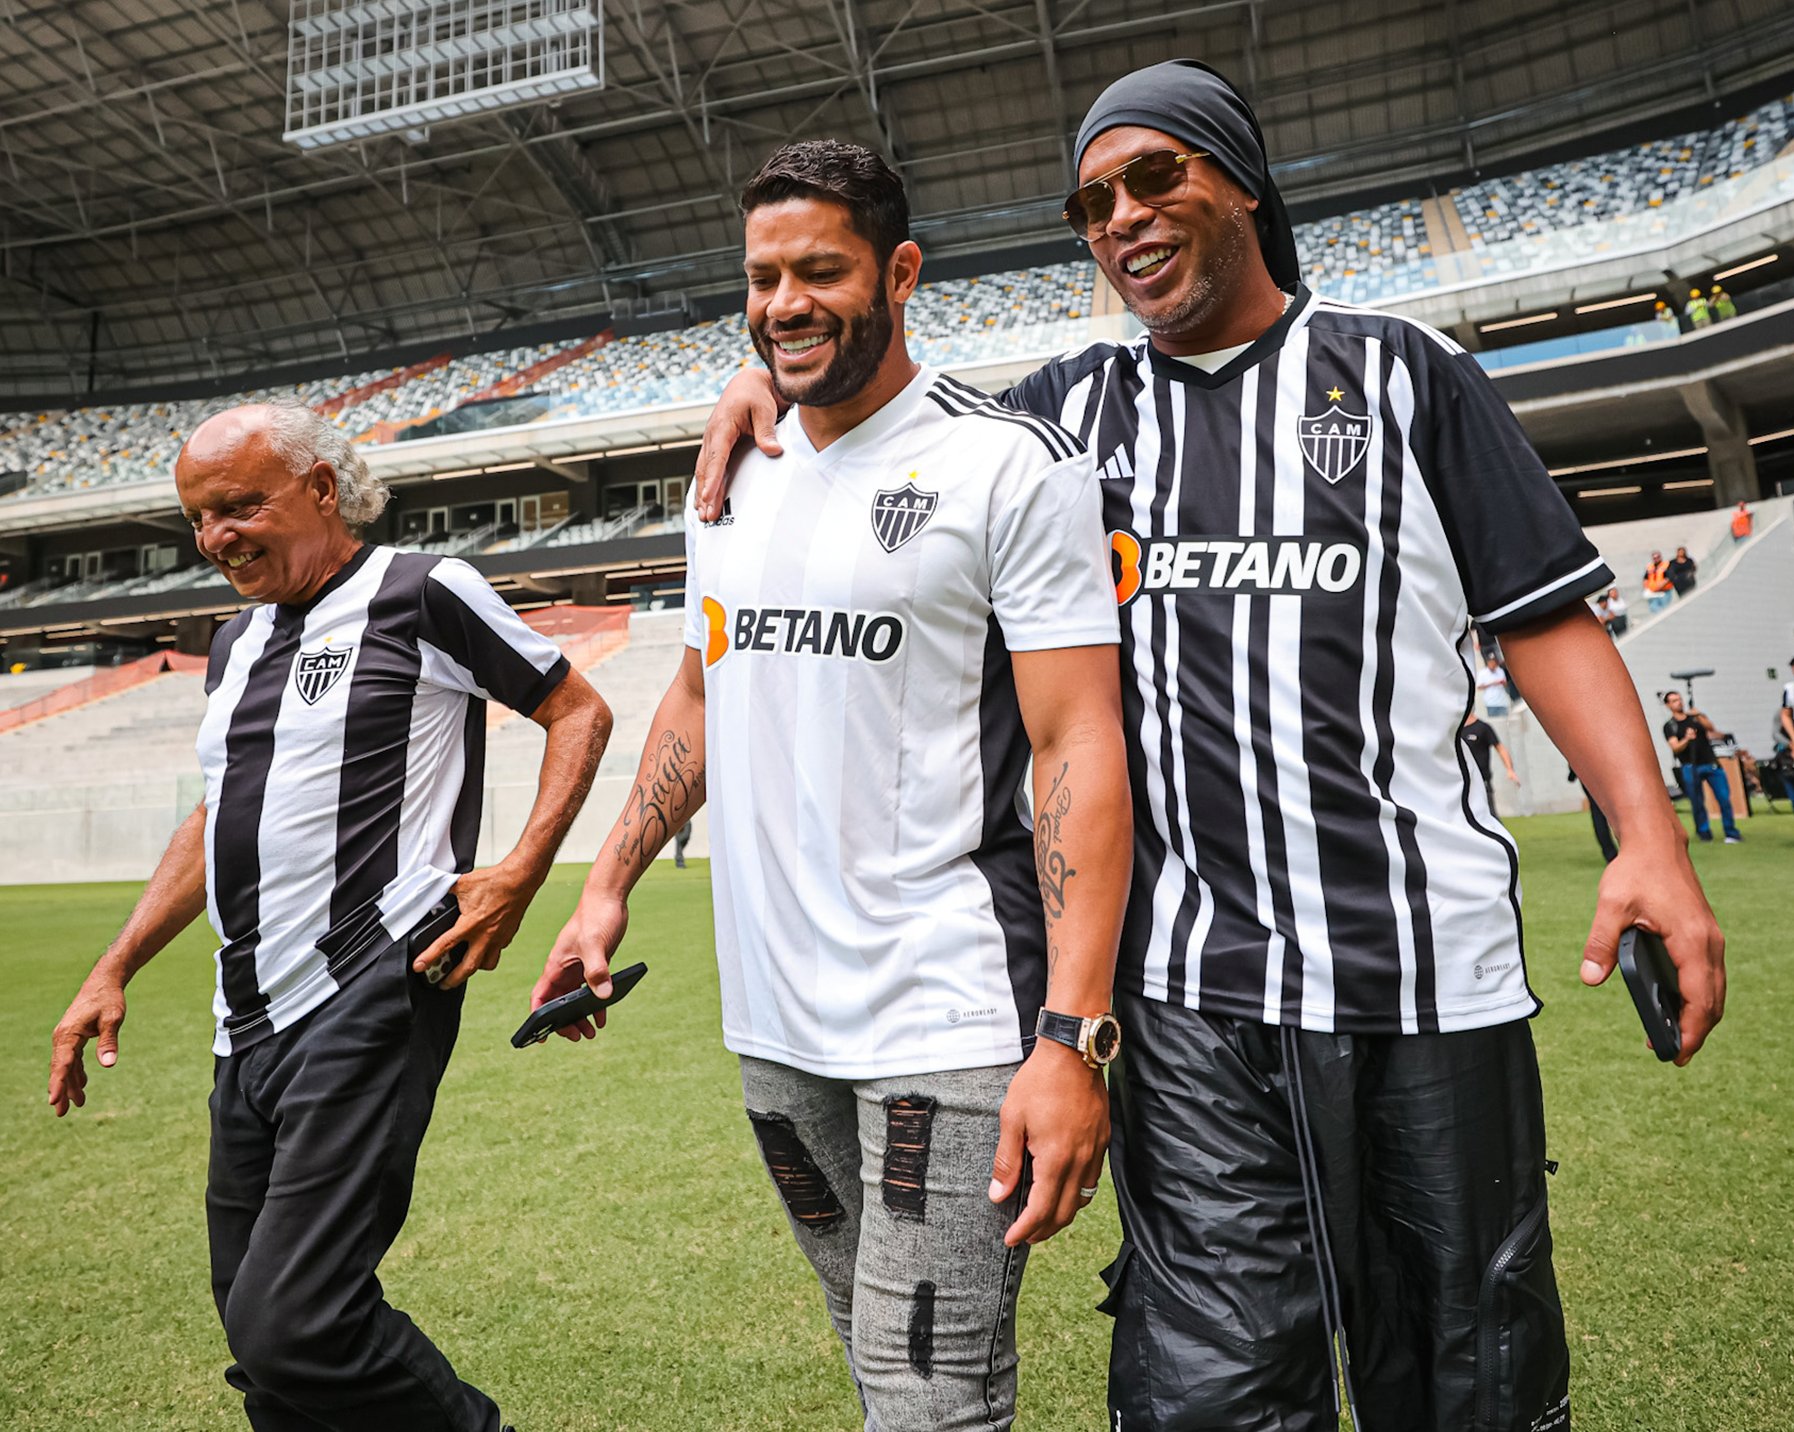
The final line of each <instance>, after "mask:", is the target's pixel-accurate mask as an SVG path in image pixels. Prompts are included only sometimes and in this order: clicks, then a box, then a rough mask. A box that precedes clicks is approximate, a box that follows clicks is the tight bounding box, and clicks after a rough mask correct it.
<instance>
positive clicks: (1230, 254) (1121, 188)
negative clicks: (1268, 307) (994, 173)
mask: <svg viewBox="0 0 1794 1432" xmlns="http://www.w3.org/2000/svg"><path fill="white" fill-rule="evenodd" d="M1190 147H1191V146H1190V145H1188V144H1185V143H1183V142H1182V141H1181V140H1177V139H1174V138H1172V137H1171V136H1170V135H1169V134H1166V133H1164V132H1163V131H1161V130H1157V129H1146V128H1143V127H1141V126H1138V125H1127V126H1124V127H1122V128H1120V129H1110V130H1106V131H1104V132H1103V133H1102V134H1099V135H1097V137H1096V138H1095V139H1093V140H1092V141H1091V142H1090V147H1089V148H1088V149H1086V150H1085V151H1084V158H1083V160H1082V162H1081V163H1080V164H1079V165H1078V182H1079V183H1080V184H1087V183H1089V182H1090V181H1091V180H1092V179H1095V178H1096V177H1098V176H1099V175H1102V174H1107V173H1108V172H1109V171H1110V170H1112V169H1116V168H1118V167H1119V166H1121V165H1123V164H1126V163H1127V162H1128V161H1129V160H1130V159H1134V158H1137V157H1138V156H1140V155H1142V154H1150V153H1152V152H1153V151H1154V150H1157V149H1170V150H1172V151H1173V152H1175V153H1178V154H1187V153H1188V152H1189V151H1190ZM1182 168H1183V172H1184V182H1183V187H1182V189H1181V190H1180V191H1179V192H1178V193H1177V194H1176V195H1175V196H1174V197H1172V198H1171V199H1170V200H1168V201H1167V202H1165V203H1163V204H1160V205H1157V206H1154V205H1151V204H1142V203H1141V202H1140V201H1139V200H1138V199H1136V198H1134V196H1133V195H1132V194H1130V193H1128V191H1127V187H1126V186H1125V185H1123V184H1122V183H1121V182H1120V181H1119V180H1117V181H1115V212H1114V213H1113V214H1112V215H1110V217H1109V221H1108V223H1107V224H1105V225H1104V226H1103V229H1102V232H1101V233H1100V234H1098V235H1097V237H1096V238H1094V239H1092V240H1091V241H1090V252H1091V254H1092V255H1093V256H1094V257H1095V259H1096V261H1097V263H1098V264H1099V265H1101V267H1102V271H1103V274H1104V276H1105V277H1107V279H1108V280H1109V282H1110V284H1111V285H1113V286H1114V289H1115V291H1116V292H1117V293H1118V294H1120V295H1121V298H1122V302H1124V303H1125V304H1127V306H1128V311H1129V312H1131V313H1132V314H1133V315H1134V317H1136V318H1138V319H1139V320H1140V322H1141V323H1142V324H1144V325H1145V327H1146V328H1147V329H1148V330H1149V331H1150V332H1152V333H1153V334H1155V335H1167V336H1177V335H1180V334H1183V333H1185V332H1189V331H1194V330H1202V329H1205V328H1212V327H1213V326H1214V325H1215V322H1216V318H1217V315H1218V314H1219V313H1220V311H1221V310H1222V309H1223V308H1224V307H1225V306H1226V305H1227V304H1228V303H1229V302H1230V301H1231V299H1232V296H1233V294H1234V293H1235V291H1236V290H1237V289H1238V288H1240V286H1241V285H1240V280H1241V279H1242V277H1243V276H1244V275H1246V274H1248V273H1250V271H1251V270H1252V268H1253V267H1256V268H1258V269H1260V270H1262V269H1263V267H1264V259H1263V257H1262V256H1261V254H1260V252H1259V246H1258V230H1257V228H1256V227H1255V225H1254V221H1253V217H1252V215H1253V211H1254V210H1256V209H1257V208H1258V201H1257V200H1256V199H1254V198H1252V197H1251V196H1250V195H1248V194H1247V193H1246V191H1245V190H1244V189H1242V188H1240V186H1239V185H1237V184H1235V183H1234V182H1233V180H1231V179H1229V178H1228V177H1227V175H1226V174H1225V173H1223V172H1222V170H1221V168H1220V166H1219V165H1217V164H1216V163H1215V162H1214V161H1213V160H1211V159H1192V160H1189V161H1187V162H1186V163H1185V164H1184V165H1183V166H1182Z"/></svg>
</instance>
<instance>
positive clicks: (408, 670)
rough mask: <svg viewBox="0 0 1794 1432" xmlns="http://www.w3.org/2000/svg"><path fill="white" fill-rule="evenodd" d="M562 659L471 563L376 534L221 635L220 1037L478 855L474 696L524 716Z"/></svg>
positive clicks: (206, 734) (315, 981) (214, 836)
mask: <svg viewBox="0 0 1794 1432" xmlns="http://www.w3.org/2000/svg"><path fill="white" fill-rule="evenodd" d="M566 674H567V662H566V658H565V657H563V656H562V655H561V654H560V650H559V648H557V647H556V646H555V645H554V643H553V642H551V641H549V640H548V639H547V638H546V637H543V636H540V635H538V634H537V633H536V632H534V631H532V630H531V629H530V628H529V627H528V626H526V625H524V623H523V622H522V620H521V619H520V618H519V617H518V616H517V614H516V613H515V612H513V611H512V610H511V609H510V607H508V606H507V605H506V604H505V602H504V600H503V599H502V598H501V597H500V596H499V595H498V594H497V593H496V592H494V591H493V590H492V588H491V587H490V586H488V585H487V584H486V581H485V579H484V578H483V577H481V576H480V574H479V573H478V572H476V571H474V569H473V568H472V567H470V566H468V565H467V564H466V563H465V562H457V561H454V560H449V559H444V558H440V557H434V556H429V555H426V554H422V553H410V552H395V551H393V550H392V549H390V548H386V547H362V548H361V549H360V550H359V551H357V552H356V554H355V556H354V557H352V558H351V559H350V560H349V562H348V563H347V564H346V565H345V566H344V567H343V568H342V570H341V571H339V572H337V573H336V575H335V576H333V577H332V578H331V579H330V580H329V581H328V582H326V583H325V584H324V587H323V589H322V590H321V591H319V592H318V594H317V595H316V596H315V597H313V598H312V600H311V601H309V602H307V603H305V604H303V605H299V606H277V605H264V606H254V607H250V608H248V609H247V610H245V611H243V612H241V613H239V614H238V615H237V616H236V617H235V618H234V619H232V620H231V622H230V623H229V624H228V625H226V626H225V627H224V629H223V630H222V631H220V632H219V633H218V635H217V637H216V638H215V639H214V641H213V643H212V653H211V660H210V663H209V665H208V667H207V671H206V714H205V718H204V720H203V721H201V723H200V728H199V742H198V749H199V759H200V765H201V767H202V768H203V769H204V772H205V784H206V907H207V911H208V913H209V915H210V916H211V921H212V927H213V929H214V930H216V931H217V933H218V938H219V940H220V941H221V945H220V947H219V950H218V952H217V957H216V958H217V966H218V988H217V994H216V997H215V999H214V1001H213V1010H214V1012H215V1014H216V1016H217V1035H216V1039H215V1040H214V1043H213V1049H214V1051H215V1052H217V1053H219V1054H230V1053H233V1052H236V1051H238V1050H242V1049H245V1048H247V1047H248V1046H249V1045H251V1044H254V1043H255V1042H256V1041H257V1040H258V1039H260V1038H262V1037H263V1036H264V1035H266V1034H268V1033H270V1032H272V1031H273V1030H276V1029H284V1028H286V1027H287V1026H288V1025H290V1024H292V1023H293V1022H294V1021H295V1020H297V1019H299V1018H300V1017H302V1016H303V1015H305V1014H307V1013H309V1012H310V1011H311V1010H313V1009H315V1008H317V1006H319V1005H320V1004H322V1003H323V1002H324V1001H325V1000H327V999H328V998H330V996H331V995H332V994H333V993H335V991H336V990H337V989H338V988H339V987H340V986H341V985H342V984H343V983H344V982H346V981H347V980H348V978H349V977H350V976H351V975H353V974H355V973H357V972H358V970H359V969H360V968H361V967H362V965H363V964H364V963H365V957H366V956H367V955H369V954H370V953H372V952H373V951H375V950H377V949H380V948H382V947H383V946H385V945H386V944H387V943H388V942H389V941H390V940H392V939H396V938H398V937H399V936H401V935H403V934H405V933H406V932H407V931H409V930H410V929H411V928H412V927H413V926H415V925H416V924H417V922H418V921H419V920H420V919H421V918H422V917H423V915H424V914H425V912H427V911H428V910H429V908H430V907H431V906H432V905H434V904H435V903H436V902H437V901H438V900H440V899H441V898H442V897H443V896H444V895H445V894H446V893H447V892H448V890H449V888H450V887H451V886H452V885H453V884H454V882H455V878H456V876H457V875H458V874H460V873H461V872H463V871H466V870H470V869H472V868H473V857H474V847H475V843H476V841H477V840H478V837H479V830H480V799H481V793H482V784H483V779H484V770H485V750H486V700H487V698H488V697H496V698H497V699H498V700H500V701H502V702H504V703H505V705H507V706H511V707H514V708H515V709H516V710H518V711H521V712H524V713H526V714H527V713H529V712H532V711H534V710H535V709H536V707H537V706H538V705H540V704H541V702H542V700H543V699H544V698H545V697H546V696H547V695H548V694H549V693H550V692H551V691H553V690H554V688H555V687H556V686H557V685H559V684H560V682H561V680H562V679H563V678H564V677H565V676H566Z"/></svg>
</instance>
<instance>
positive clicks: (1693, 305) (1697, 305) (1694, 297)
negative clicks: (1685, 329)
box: [1682, 288, 1713, 328]
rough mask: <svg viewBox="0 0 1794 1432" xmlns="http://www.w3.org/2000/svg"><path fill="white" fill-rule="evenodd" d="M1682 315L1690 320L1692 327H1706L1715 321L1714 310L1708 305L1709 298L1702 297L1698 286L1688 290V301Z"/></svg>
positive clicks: (1689, 324) (1689, 323)
mask: <svg viewBox="0 0 1794 1432" xmlns="http://www.w3.org/2000/svg"><path fill="white" fill-rule="evenodd" d="M1682 316H1683V317H1684V318H1686V319H1687V320H1688V326H1689V327H1690V328H1706V327H1709V326H1710V325H1711V324H1712V322H1713V311H1712V310H1711V309H1710V308H1708V307H1707V300H1706V299H1704V298H1702V297H1701V291H1700V290H1699V289H1698V288H1691V289H1689V290H1688V303H1687V305H1686V306H1685V307H1684V308H1683V309H1682Z"/></svg>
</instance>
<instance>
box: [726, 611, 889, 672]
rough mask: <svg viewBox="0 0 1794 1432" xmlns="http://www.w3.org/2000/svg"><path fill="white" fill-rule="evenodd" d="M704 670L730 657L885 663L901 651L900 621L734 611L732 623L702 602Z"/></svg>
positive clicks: (877, 615)
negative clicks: (776, 655) (750, 654)
mask: <svg viewBox="0 0 1794 1432" xmlns="http://www.w3.org/2000/svg"><path fill="white" fill-rule="evenodd" d="M703 606H704V623H705V626H706V627H707V628H708V635H707V637H706V639H705V642H704V665H705V666H715V665H716V664H717V662H719V661H721V660H722V659H723V658H724V657H725V656H727V655H728V654H729V653H730V652H731V651H764V652H782V653H785V654H788V655H793V656H796V655H801V654H805V653H808V654H810V655H812V656H836V657H843V658H846V659H848V660H853V661H870V662H885V661H889V660H890V659H891V658H892V657H893V656H895V655H896V654H897V652H898V649H899V648H900V647H902V645H903V636H904V629H903V618H902V617H899V616H894V615H892V614H891V613H890V612H853V611H844V610H842V609H841V608H839V607H739V608H737V609H736V612H735V615H734V617H733V619H731V618H730V615H729V613H728V611H727V609H726V608H725V607H724V606H723V604H722V603H721V602H719V601H718V600H717V599H716V598H715V597H705V598H704V603H703Z"/></svg>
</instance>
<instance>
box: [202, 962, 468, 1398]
mask: <svg viewBox="0 0 1794 1432" xmlns="http://www.w3.org/2000/svg"><path fill="white" fill-rule="evenodd" d="M462 995H463V991H462V990H454V991H452V992H447V993H445V992H443V991H442V990H439V989H436V988H434V987H433V986H431V985H429V984H428V983H426V982H425V981H424V980H423V979H422V978H421V977H419V976H416V975H413V974H412V973H411V971H410V966H409V964H408V962H407V960H406V955H405V949H404V946H403V945H402V944H400V945H395V946H393V947H392V948H391V949H388V950H386V951H383V952H382V953H381V954H379V955H378V956H376V957H375V958H374V959H373V960H372V961H370V963H369V964H368V965H367V966H365V967H364V968H363V969H362V970H361V971H360V973H359V974H357V975H356V976H355V977H354V978H353V979H352V980H351V981H350V982H349V983H348V984H347V985H346V986H345V987H344V988H343V989H341V990H339V991H338V992H337V993H336V994H335V995H333V996H332V997H331V998H330V1000H329V1001H328V1002H327V1003H325V1004H323V1005H321V1006H319V1008H317V1009H316V1010H314V1011H313V1012H312V1013H311V1014H309V1015H307V1016H306V1017H305V1018H303V1019H301V1020H300V1021H299V1022H298V1023H297V1024H295V1025H293V1026H291V1027H290V1028H288V1029H284V1030H281V1031H279V1032H278V1033H275V1034H272V1035H270V1036H268V1037H267V1038H265V1039H263V1040H262V1041H261V1042H260V1043H258V1044H254V1045H251V1046H250V1047H249V1048H248V1049H246V1050H243V1051H242V1052H241V1053H238V1054H234V1055H230V1056H228V1057H226V1058H221V1059H219V1060H218V1061H217V1069H216V1074H215V1078H214V1082H213V1089H212V1103H211V1108H212V1153H211V1167H210V1172H209V1177H208V1180H207V1185H206V1223H207V1229H208V1231H209V1234H210V1237H211V1247H212V1294H213V1296H214V1297H215V1298H216V1299H217V1303H218V1313H219V1316H220V1317H221V1318H222V1319H223V1320H224V1331H225V1336H226V1338H227V1340H228V1341H229V1343H230V1349H231V1354H232V1356H233V1357H235V1359H236V1361H235V1362H234V1363H233V1364H232V1365H231V1367H230V1368H229V1369H228V1370H227V1371H226V1373H225V1378H226V1379H227V1380H228V1381H229V1382H230V1384H231V1386H233V1387H235V1388H236V1389H238V1391H240V1392H241V1393H242V1394H243V1407H244V1411H245V1412H246V1413H247V1414H248V1417H249V1422H250V1425H251V1426H252V1427H254V1428H255V1429H257V1432H320V1429H329V1432H413V1429H416V1432H423V1430H424V1429H429V1432H438V1429H440V1432H498V1427H499V1418H498V1408H497V1407H496V1406H495V1405H494V1404H493V1403H492V1401H491V1400H490V1399H489V1398H487V1397H486V1396H485V1395H484V1394H483V1393H481V1392H480V1391H479V1390H478V1389H476V1388H473V1387H470V1386H468V1385H467V1384H466V1383H464V1382H462V1381H460V1380H459V1379H458V1378H457V1377H456V1376H455V1372H454V1369H453V1368H452V1367H450V1366H449V1362H448V1359H447V1358H445V1357H444V1356H443V1355H442V1353H441V1352H440V1351H438V1350H437V1348H436V1346H435V1344H433V1343H432V1342H431V1341H430V1340H429V1339H428V1338H427V1337H425V1336H424V1335H423V1333H421V1332H419V1331H418V1329H417V1327H416V1326H415V1325H414V1324H413V1323H412V1321H411V1319H409V1318H408V1317H406V1316H405V1315H404V1314H403V1313H401V1312H399V1311H398V1310H397V1309H395V1308H393V1307H392V1306H391V1305H389V1304H388V1303H387V1302H386V1300H385V1297H384V1295H383V1293H382V1291H381V1287H380V1279H379V1277H378V1276H377V1274H376V1272H375V1270H376V1269H377V1268H378V1266H379V1264H380V1260H381V1258H382V1257H383V1256H384V1255H385V1253H386V1250H387V1249H388V1248H389V1247H390V1246H391V1245H392V1241H393V1239H394V1238H396V1237H397V1236H398V1232H399V1229H400V1228H401V1227H403V1225H404V1222H405V1214H406V1212H407V1210H408V1209H409V1208H410V1205H411V1181H412V1175H413V1172H414V1171H415V1169H416V1166H417V1151H418V1146H419V1145H420V1144H421V1143H422V1142H423V1137H424V1130H425V1129H426V1128H428V1127H429V1123H430V1111H431V1108H432V1106H433V1105H434V1103H435V1099H436V1086H437V1083H438V1082H439V1081H440V1080H441V1078H442V1072H443V1070H444V1069H445V1068H446V1067H447V1065H448V1059H449V1054H450V1053H451V1051H453V1049H454V1047H455V1034H456V1031H457V1030H458V1029H459V1027H460V1022H461V1000H462Z"/></svg>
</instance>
